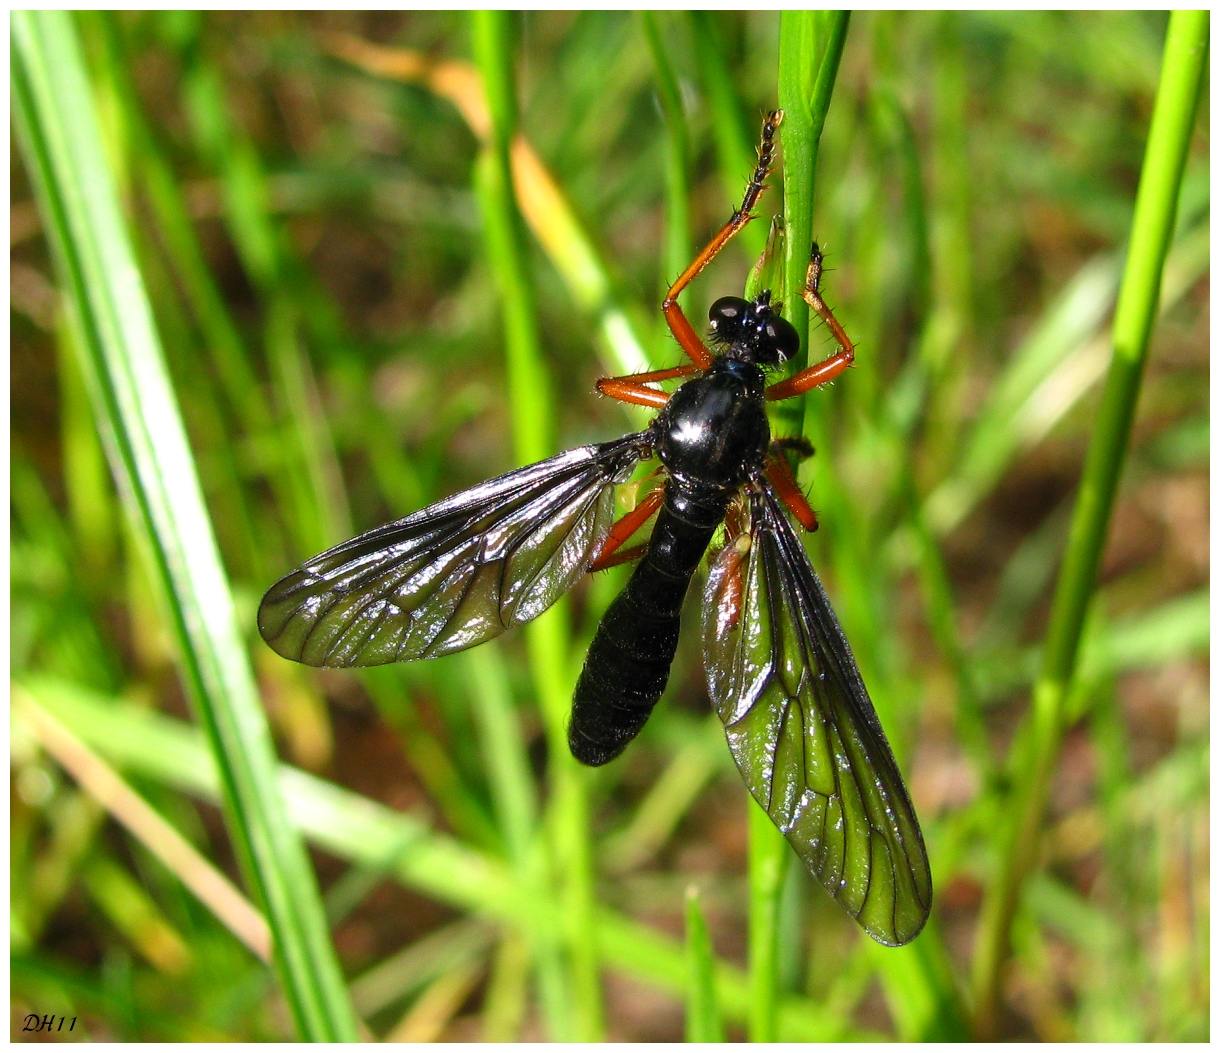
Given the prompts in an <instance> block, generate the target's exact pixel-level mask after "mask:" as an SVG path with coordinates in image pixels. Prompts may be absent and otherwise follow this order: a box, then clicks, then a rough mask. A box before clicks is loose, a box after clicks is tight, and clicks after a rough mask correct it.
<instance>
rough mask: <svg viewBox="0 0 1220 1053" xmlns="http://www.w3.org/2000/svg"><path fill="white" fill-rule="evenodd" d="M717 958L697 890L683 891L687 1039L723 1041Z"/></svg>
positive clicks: (692, 887)
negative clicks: (717, 988) (684, 904)
mask: <svg viewBox="0 0 1220 1053" xmlns="http://www.w3.org/2000/svg"><path fill="white" fill-rule="evenodd" d="M715 967H716V959H715V956H714V954H713V952H712V938H711V936H709V935H708V931H707V922H706V921H704V920H703V909H702V907H700V905H699V890H698V889H696V888H695V887H694V886H693V885H692V886H691V887H690V888H688V889H687V890H686V1041H687V1042H723V1041H724V1024H723V1022H722V1021H721V1019H720V1009H719V1007H718V1006H717V1005H716V972H715Z"/></svg>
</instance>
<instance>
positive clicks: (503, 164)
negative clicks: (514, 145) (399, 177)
mask: <svg viewBox="0 0 1220 1053" xmlns="http://www.w3.org/2000/svg"><path fill="white" fill-rule="evenodd" d="M510 29H511V23H510V21H509V16H508V15H507V14H506V13H505V12H489V11H478V12H474V13H473V14H472V16H471V37H472V44H473V50H474V54H475V59H476V63H477V65H478V67H479V70H480V72H481V74H482V77H483V90H484V93H485V95H486V97H487V106H488V110H489V112H490V113H491V117H492V134H491V138H490V141H489V143H488V145H487V146H486V147H485V148H484V149H483V151H482V153H481V154H480V157H479V159H478V162H477V167H476V183H477V191H478V197H479V201H480V205H481V208H482V210H483V223H484V234H485V238H486V243H487V255H488V259H489V262H490V264H491V269H492V273H493V274H494V276H495V279H496V284H497V287H498V289H499V293H500V303H501V309H502V311H503V312H504V331H505V351H506V353H507V357H508V387H509V402H510V405H511V406H512V411H513V437H514V444H515V448H516V453H517V459H518V461H519V462H520V463H522V464H526V463H529V462H530V461H537V460H541V459H542V458H544V457H546V456H547V455H549V454H550V453H551V452H552V450H553V446H554V436H553V434H552V432H551V426H552V421H553V420H554V413H553V409H552V399H551V394H550V391H551V388H550V379H549V377H548V376H547V371H546V365H545V363H544V361H543V358H542V350H541V343H540V340H539V336H538V323H537V318H536V316H535V308H534V298H533V290H532V287H531V283H530V281H529V262H528V257H527V255H526V252H525V240H524V231H523V228H522V223H521V220H520V217H519V215H518V213H517V208H516V204H515V198H514V193H513V172H512V167H511V164H510V158H509V144H510V143H511V142H512V140H513V137H514V135H515V132H516V122H517V107H516V97H515V94H514V89H513V79H512V58H511V50H510V46H509V35H510ZM570 640H571V630H570V624H569V615H568V607H567V604H566V603H565V602H563V601H560V602H559V603H557V604H556V605H555V606H554V607H552V608H551V609H550V610H549V611H547V612H546V613H545V614H544V615H542V616H541V617H540V618H537V619H536V620H535V621H533V622H531V623H530V625H528V626H527V627H526V642H527V646H528V647H529V653H530V664H531V668H532V671H533V675H534V681H535V684H536V685H537V689H538V697H539V703H540V706H541V709H542V713H543V720H544V724H545V727H546V733H547V745H548V768H549V771H550V773H551V776H552V779H553V784H554V795H553V798H552V802H551V810H550V816H549V824H548V825H549V828H550V832H551V835H552V849H553V852H554V856H555V859H554V865H555V871H556V873H557V875H559V877H560V880H561V881H562V885H563V893H564V915H565V929H566V937H567V941H568V951H569V955H570V957H571V965H572V1007H573V1017H574V1019H573V1024H572V1026H573V1028H574V1037H576V1038H578V1039H581V1040H583V1041H595V1040H597V1039H598V1038H599V1037H600V1036H601V1032H602V1010H601V982H600V978H599V967H598V954H597V943H596V934H595V932H594V929H593V924H592V912H593V909H594V892H593V861H592V845H591V843H590V835H589V820H588V807H589V806H588V799H587V792H586V788H585V783H586V776H585V772H584V771H582V770H581V769H580V766H579V765H578V764H577V763H576V761H575V759H574V758H573V757H572V755H571V752H570V751H569V749H568V744H567V715H568V710H569V708H570V705H571V697H572V680H571V676H570V675H569V674H570V671H571V663H570V662H569V660H568V655H569V653H570V651H571V642H570ZM555 1008H556V1009H558V1008H559V1007H558V1006H556V1007H555ZM554 1022H557V1021H553V1023H554ZM556 1037H561V1038H566V1037H568V1036H567V1035H564V1034H560V1035H557V1036H556Z"/></svg>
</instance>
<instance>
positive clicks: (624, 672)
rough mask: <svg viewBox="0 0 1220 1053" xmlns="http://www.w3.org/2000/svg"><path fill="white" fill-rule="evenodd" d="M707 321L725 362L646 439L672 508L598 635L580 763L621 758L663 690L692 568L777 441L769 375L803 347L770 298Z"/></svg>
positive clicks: (584, 683) (576, 731) (573, 731)
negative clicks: (660, 467)
mask: <svg viewBox="0 0 1220 1053" xmlns="http://www.w3.org/2000/svg"><path fill="white" fill-rule="evenodd" d="M709 315H710V320H711V326H712V340H713V343H714V344H715V345H717V346H718V347H719V348H720V349H721V354H720V355H719V356H718V357H717V359H716V361H715V363H714V364H713V366H712V368H711V369H710V370H708V372H706V373H705V374H703V375H702V376H699V377H695V378H694V379H692V380H688V381H687V382H686V383H685V384H683V385H682V386H681V387H680V388H679V389H678V390H677V391H675V392H674V394H673V397H672V398H670V400H669V401H668V402H667V403H666V404H665V407H664V408H663V409H662V410H661V412H660V414H658V416H657V418H656V420H654V421H653V423H652V426H651V428H650V429H649V433H648V434H649V437H650V439H651V441H652V444H653V448H654V449H655V451H656V455H657V456H658V457H659V458H660V460H661V463H662V464H663V465H664V466H665V468H666V470H667V471H668V474H669V482H668V483H667V485H666V489H665V502H664V504H663V505H662V506H661V509H660V511H659V512H658V514H657V521H656V524H655V526H654V527H653V531H652V537H651V538H650V539H649V542H648V549H647V551H646V552H645V554H644V556H643V557H642V558H641V559H640V562H639V563H638V564H637V565H636V568H635V572H634V573H633V574H632V575H631V580H630V581H629V582H628V583H627V586H626V588H624V589H623V591H622V592H621V593H620V594H619V595H618V597H617V598H616V599H615V600H614V602H613V603H612V604H611V605H610V607H609V609H608V610H607V611H606V613H605V616H604V617H603V618H602V620H601V624H600V625H599V626H598V627H597V634H596V635H595V636H594V638H593V643H592V645H591V646H590V647H589V653H588V656H587V657H586V659H585V665H584V669H583V671H582V672H581V674H580V680H579V681H578V682H577V684H576V693H575V696H574V698H573V706H572V722H571V724H570V725H569V727H568V742H569V745H570V746H571V748H572V754H573V755H574V756H575V757H576V759H577V760H579V761H581V762H583V763H584V764H590V765H601V764H605V763H607V762H608V761H611V760H613V759H614V758H615V757H617V756H618V755H619V754H620V753H621V752H622V751H623V749H624V747H625V746H626V745H627V743H628V742H630V741H631V739H633V738H634V737H635V736H636V734H638V732H639V730H640V728H642V727H643V726H644V722H645V721H646V720H647V719H648V717H649V714H651V712H652V709H653V706H655V705H656V704H657V701H658V700H659V699H660V697H661V693H662V692H663V691H664V690H665V685H666V683H667V682H668V680H669V668H670V665H671V664H672V663H673V658H674V653H675V651H676V650H677V647H678V632H679V628H680V617H681V613H682V604H683V601H684V600H685V598H686V591H687V588H688V587H689V585H690V581H691V578H692V576H693V575H694V572H695V568H696V567H697V566H698V565H699V560H700V559H702V558H703V553H704V552H705V551H707V546H708V544H709V543H710V542H711V540H712V535H713V534H714V533H715V531H716V528H717V527H718V526H719V525H720V524H721V522H723V520H724V516H725V513H726V511H727V510H728V506H729V502H730V501H731V500H732V499H733V497H734V496H735V495H736V494H737V492H738V491H739V490H740V489H741V487H742V485H743V484H744V483H746V482H748V481H749V480H750V479H752V478H754V477H755V476H756V475H757V474H758V473H760V472H761V471H762V470H763V465H764V460H765V458H766V455H767V447H768V445H769V444H770V441H771V429H770V427H769V425H768V423H767V410H766V386H765V375H764V372H763V370H764V368H766V367H770V366H776V365H779V364H780V363H781V362H783V361H785V360H787V359H788V358H790V357H792V355H794V354H795V353H796V351H797V350H798V348H799V347H800V338H799V337H798V335H797V332H796V330H795V329H794V328H793V327H792V326H791V325H790V324H789V323H788V322H787V321H785V320H784V319H783V318H781V317H780V315H779V313H778V305H777V306H776V307H774V308H773V307H772V305H771V294H770V292H768V291H765V290H764V291H763V292H762V293H760V294H759V295H758V297H757V298H756V299H755V300H753V301H750V300H743V299H740V298H738V297H733V296H726V297H724V298H723V299H720V300H717V301H716V302H715V303H714V304H713V305H712V308H711V311H710V312H709Z"/></svg>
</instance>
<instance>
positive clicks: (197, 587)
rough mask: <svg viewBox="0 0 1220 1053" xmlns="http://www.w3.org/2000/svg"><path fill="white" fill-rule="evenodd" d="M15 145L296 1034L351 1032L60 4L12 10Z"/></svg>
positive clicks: (346, 1035)
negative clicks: (268, 934) (54, 8)
mask: <svg viewBox="0 0 1220 1053" xmlns="http://www.w3.org/2000/svg"><path fill="white" fill-rule="evenodd" d="M11 27H12V34H13V36H12V42H13V51H12V86H13V94H14V99H15V101H16V111H17V114H18V117H19V122H18V123H19V128H20V133H21V141H22V146H23V151H24V154H25V158H26V164H27V166H28V170H29V171H30V173H31V176H32V177H33V179H34V181H35V183H36V186H37V189H38V196H39V202H40V206H41V213H42V216H43V221H44V223H45V226H46V229H47V231H48V234H49V236H50V240H51V243H52V247H53V249H54V251H55V254H56V257H57V262H58V265H59V269H60V274H61V279H62V282H63V287H64V289H65V291H66V293H67V296H68V300H69V304H70V310H71V312H72V316H73V323H74V325H75V326H76V328H77V330H78V333H79V339H80V346H81V348H82V350H83V351H84V352H85V359H86V361H85V364H84V368H85V372H86V375H87V377H88V379H89V383H90V388H91V393H92V396H93V399H94V408H95V413H96V414H97V417H98V419H99V420H100V421H101V422H103V427H104V428H105V432H106V437H107V441H108V446H109V450H108V452H109V454H110V458H111V464H112V468H113V470H114V472H115V474H116V475H117V476H118V478H119V481H120V486H121V488H122V489H123V490H124V493H125V495H126V498H127V501H128V508H129V512H130V514H131V516H132V518H133V520H134V522H135V526H136V529H137V530H138V531H139V532H141V535H142V536H143V538H144V539H145V541H146V543H147V553H148V555H149V557H150V559H151V563H152V565H153V567H154V569H155V573H156V577H157V579H158V580H159V583H160V584H161V586H162V587H163V589H164V596H165V599H166V612H167V613H168V615H169V617H170V621H171V624H172V626H173V629H174V633H175V636H176V637H177V640H178V643H179V660H180V661H179V669H180V673H181V676H182V679H183V682H184V686H185V687H186V689H187V693H188V695H189V696H190V697H191V699H192V701H193V703H194V705H195V708H196V712H197V714H198V717H199V720H200V723H201V724H202V725H203V726H204V728H205V729H206V731H207V735H208V740H209V743H210V745H211V747H212V750H213V753H214V756H215V759H216V763H217V765H218V767H219V769H220V771H221V773H222V784H223V787H224V800H225V804H226V815H227V819H228V822H229V831H230V835H231V837H232V839H233V842H234V845H235V847H236V849H237V852H238V854H239V856H240V858H241V859H242V862H243V865H244V867H245V872H246V876H247V880H248V881H249V883H250V884H251V886H252V887H253V888H254V889H255V890H256V894H257V897H258V899H259V900H260V902H261V903H262V905H263V907H264V910H265V912H266V914H267V918H268V922H269V924H270V925H271V928H272V931H273V934H274V938H275V946H276V966H277V971H278V973H279V977H280V980H281V983H282V985H283V989H284V993H285V996H286V998H287V1000H288V1003H289V1006H290V1008H291V1011H292V1014H293V1017H294V1019H295V1020H296V1023H297V1026H298V1028H299V1029H300V1032H301V1034H302V1036H304V1037H306V1038H312V1039H321V1040H328V1041H336V1040H345V1039H353V1038H355V1034H356V1026H355V1018H354V1016H353V1014H352V1011H351V1006H350V1003H349V1002H348V999H347V995H346V991H345V989H344V987H343V983H342V977H341V975H340V972H339V967H338V962H337V960H336V958H335V955H334V949H333V947H332V946H331V944H330V939H329V934H328V932H327V929H326V923H325V917H324V914H323V911H322V906H321V902H320V900H319V897H318V891H317V885H316V881H315V879H314V875H313V872H312V870H311V868H310V865H309V860H308V857H307V856H306V855H305V851H304V847H303V845H302V844H301V842H300V839H299V837H298V836H297V834H296V832H295V831H294V830H293V829H292V828H291V826H290V825H289V823H288V822H287V816H286V813H285V811H284V805H283V801H282V799H281V797H280V795H279V791H278V788H277V786H276V783H275V755H274V751H273V749H272V745H271V740H270V735H269V732H268V729H267V724H266V719H265V716H264V713H263V710H262V708H261V706H260V705H259V700H258V694H257V690H256V688H255V684H254V679H253V675H252V672H251V669H250V666H249V659H248V657H247V655H246V653H245V649H244V647H243V645H242V639H241V634H240V633H239V632H238V629H237V625H236V623H235V621H234V617H233V608H232V600H231V597H230V595H229V589H228V582H227V580H226V578H225V574H224V570H223V569H222V567H221V565H220V561H219V555H218V553H217V551H216V543H215V540H214V537H213V534H212V530H211V524H210V522H209V519H208V516H207V512H206V509H205V508H204V505H203V499H202V495H201V494H200V491H199V484H198V481H197V476H196V473H195V469H194V463H193V460H192V457H191V452H190V449H189V447H188V445H187V442H186V436H185V433H184V431H183V427H182V421H181V417H180V415H179V413H178V408H177V401H176V399H175V397H174V394H173V391H172V389H171V387H170V384H169V380H168V375H167V372H166V368H165V363H164V357H163V354H162V351H161V347H160V343H159V340H158V337H157V334H156V330H155V327H154V325H153V321H152V312H151V308H150V306H149V303H148V300H147V296H146V294H145V292H144V288H143V284H142V282H141V279H140V275H139V272H138V270H137V268H136V263H135V258H134V254H133V251H132V247H131V242H130V239H129V237H128V234H127V231H126V228H125V224H124V220H123V217H122V214H121V211H120V208H119V203H118V198H117V195H116V192H115V187H114V183H113V180H112V178H111V175H110V172H109V170H108V168H107V164H106V160H105V154H104V151H103V145H102V141H101V136H100V132H99V129H98V125H97V119H96V116H95V113H94V110H93V103H92V99H91V94H90V89H89V85H88V79H87V75H86V72H85V67H84V62H83V58H82V55H81V51H80V45H79V42H78V40H77V37H76V32H75V28H74V26H73V24H72V21H71V18H70V16H68V15H67V14H65V13H63V12H51V11H48V12H19V13H15V14H14V15H13V16H12V23H11Z"/></svg>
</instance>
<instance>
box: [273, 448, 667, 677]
mask: <svg viewBox="0 0 1220 1053" xmlns="http://www.w3.org/2000/svg"><path fill="white" fill-rule="evenodd" d="M646 452H647V448H646V444H645V443H644V441H643V436H642V435H629V436H626V437H624V438H622V439H618V440H615V441H614V442H607V443H602V444H600V445H597V446H581V447H579V448H578V449H575V450H568V451H567V452H566V453H561V454H559V455H558V456H556V457H552V458H550V459H549V460H546V461H540V462H539V463H538V464H532V465H530V466H529V467H527V468H519V469H517V470H516V471H514V472H509V473H508V474H507V475H502V476H500V477H499V478H496V479H491V480H489V481H487V482H485V483H482V484H480V485H479V486H476V487H474V488H473V489H470V490H466V491H465V492H463V493H460V494H455V495H454V496H453V497H450V498H447V499H446V500H444V501H440V502H438V503H437V504H434V505H431V506H430V507H428V508H424V509H422V510H420V511H419V512H416V513H414V514H413V515H409V516H407V518H406V519H400V520H398V521H397V522H394V523H388V524H386V525H385V526H382V527H377V528H376V529H375V530H370V531H369V532H368V533H367V534H361V535H360V537H357V538H353V539H352V540H351V541H345V542H344V543H343V544H341V545H336V546H335V547H334V548H332V549H329V550H328V551H326V552H323V553H322V554H321V555H319V556H314V558H313V559H311V560H309V561H308V562H307V563H306V564H305V565H304V566H303V567H301V568H300V569H299V570H295V571H293V572H292V573H291V574H289V575H287V576H286V577H284V578H281V579H280V580H279V581H278V582H276V583H275V584H274V585H273V586H272V587H271V588H270V589H269V590H268V591H267V595H266V596H264V597H263V602H262V604H261V606H260V607H259V610H258V629H259V632H260V633H262V636H263V639H264V640H266V641H267V643H269V644H270V645H271V646H272V648H274V649H275V650H276V651H277V652H278V653H279V654H281V655H283V656H284V657H285V658H291V659H292V660H293V661H295V662H304V663H305V664H306V665H313V666H366V665H383V664H384V663H386V662H400V661H406V660H408V659H413V658H433V657H435V656H437V655H442V654H448V653H449V652H450V651H460V650H461V649H462V648H465V647H473V646H474V645H475V644H478V643H482V642H483V641H484V640H489V639H491V637H493V636H498V635H499V634H500V633H502V632H503V631H504V630H505V629H508V628H511V627H512V626H514V625H520V624H522V623H523V622H527V621H529V620H530V619H531V618H535V617H537V616H538V615H539V614H541V613H542V612H543V611H544V610H546V609H547V608H548V607H549V606H550V605H551V604H552V603H554V602H555V601H556V600H557V599H558V598H559V597H560V596H561V595H563V593H564V592H566V591H567V590H568V589H570V588H571V587H572V585H573V584H574V583H575V582H576V580H577V578H579V577H580V576H581V575H582V574H583V573H584V572H585V570H586V569H587V568H588V565H589V562H590V560H591V559H592V558H593V557H594V556H595V555H596V554H597V551H598V548H599V546H600V545H601V543H602V541H603V539H604V538H605V536H606V534H607V532H608V531H609V529H610V526H611V524H612V521H613V518H614V484H615V483H616V482H621V481H622V480H623V479H624V478H625V477H626V474H627V472H628V471H629V470H630V468H631V467H632V466H633V465H634V464H635V463H636V461H638V460H639V459H640V457H641V456H642V454H644V453H646Z"/></svg>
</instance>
